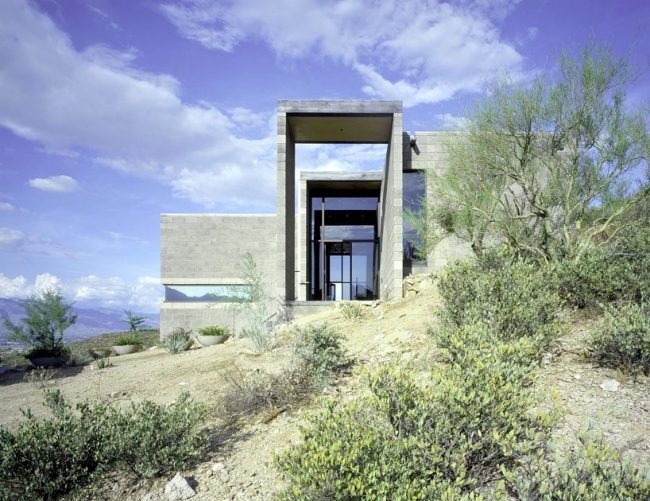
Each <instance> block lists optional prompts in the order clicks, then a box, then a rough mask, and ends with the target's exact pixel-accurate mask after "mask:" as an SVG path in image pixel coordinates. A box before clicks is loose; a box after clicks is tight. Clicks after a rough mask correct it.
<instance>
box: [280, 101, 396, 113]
mask: <svg viewBox="0 0 650 501" xmlns="http://www.w3.org/2000/svg"><path fill="white" fill-rule="evenodd" d="M278 112H279V113H314V114H327V115H329V114H333V115H338V114H342V115H345V114H374V113H390V114H392V113H401V112H402V102H401V101H370V100H347V101H338V100H328V99H324V100H280V101H278Z"/></svg>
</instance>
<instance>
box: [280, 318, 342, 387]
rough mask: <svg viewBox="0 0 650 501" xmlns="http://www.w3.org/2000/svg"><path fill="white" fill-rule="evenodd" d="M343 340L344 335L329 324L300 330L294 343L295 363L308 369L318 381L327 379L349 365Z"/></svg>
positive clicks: (294, 337) (309, 326)
mask: <svg viewBox="0 0 650 501" xmlns="http://www.w3.org/2000/svg"><path fill="white" fill-rule="evenodd" d="M342 340H343V335H342V334H341V333H339V332H337V331H335V330H334V329H332V328H330V327H329V326H328V325H327V324H310V325H308V326H306V327H302V328H298V329H296V331H295V333H294V336H293V342H292V349H293V358H294V362H295V363H296V364H297V365H299V366H304V367H306V368H307V370H308V371H309V372H311V373H312V374H313V375H314V376H315V377H316V378H317V379H323V378H326V377H327V376H328V375H330V374H331V373H332V372H333V371H335V370H336V369H338V368H339V367H341V366H343V365H345V364H346V363H347V358H346V356H345V350H344V348H343V347H342V346H341V341H342Z"/></svg>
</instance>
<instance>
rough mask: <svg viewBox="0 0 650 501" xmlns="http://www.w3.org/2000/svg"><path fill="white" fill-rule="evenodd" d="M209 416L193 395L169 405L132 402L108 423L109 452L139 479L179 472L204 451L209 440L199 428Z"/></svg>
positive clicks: (184, 394)
mask: <svg viewBox="0 0 650 501" xmlns="http://www.w3.org/2000/svg"><path fill="white" fill-rule="evenodd" d="M205 415H206V409H205V408H204V406H203V405H201V404H197V403H195V402H193V401H192V399H191V397H190V395H189V393H182V394H181V395H180V396H179V397H178V398H177V399H176V401H175V402H174V403H173V404H171V405H168V406H164V405H160V404H156V403H154V402H151V401H150V400H144V401H142V402H138V403H132V404H131V406H130V407H129V408H127V409H126V410H124V411H120V412H116V413H115V414H114V416H113V419H112V420H111V422H109V423H108V426H109V428H110V429H111V435H112V441H111V444H108V446H107V447H108V450H109V451H111V452H113V454H114V459H113V460H114V462H115V464H116V465H117V466H118V467H119V468H120V469H126V470H129V471H131V472H133V473H135V474H136V475H137V476H139V477H145V478H149V477H153V476H156V475H158V474H160V473H163V472H168V471H175V470H178V469H180V468H182V467H183V465H185V464H187V463H188V461H190V460H191V459H193V458H196V457H198V456H199V455H200V454H201V453H202V452H203V448H204V447H205V440H204V437H203V434H202V433H201V431H200V429H199V428H198V427H199V425H200V424H201V423H202V422H203V420H204V419H205Z"/></svg>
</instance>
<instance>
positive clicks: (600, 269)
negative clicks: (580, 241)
mask: <svg viewBox="0 0 650 501" xmlns="http://www.w3.org/2000/svg"><path fill="white" fill-rule="evenodd" d="M649 249H650V230H642V231H638V232H636V233H634V234H630V235H625V237H624V238H620V239H619V240H618V241H617V242H616V244H615V245H612V246H610V247H596V248H594V249H591V250H590V251H589V252H587V253H586V254H585V255H584V256H583V257H582V259H580V260H579V261H577V262H575V261H568V260H567V261H563V262H560V263H557V264H556V265H555V267H554V274H555V277H556V281H557V287H558V291H559V294H560V296H561V297H562V299H563V300H564V301H565V302H567V303H568V304H570V305H573V306H576V307H578V308H584V307H587V306H588V307H595V306H598V305H600V304H604V303H607V302H612V301H632V302H636V303H641V302H643V301H644V300H645V301H647V300H650V251H649Z"/></svg>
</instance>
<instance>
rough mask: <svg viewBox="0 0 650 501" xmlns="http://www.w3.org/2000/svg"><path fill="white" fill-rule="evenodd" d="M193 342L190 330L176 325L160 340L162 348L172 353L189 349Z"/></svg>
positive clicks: (175, 353)
mask: <svg viewBox="0 0 650 501" xmlns="http://www.w3.org/2000/svg"><path fill="white" fill-rule="evenodd" d="M193 343H194V340H193V339H192V330H191V329H184V328H183V327H176V329H174V331H173V332H172V333H171V334H170V335H169V336H167V337H164V338H163V340H162V345H163V348H165V349H166V350H167V351H168V352H169V353H170V354H172V355H177V354H179V353H182V352H184V351H187V350H189V349H190V348H191V347H192V344H193Z"/></svg>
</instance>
